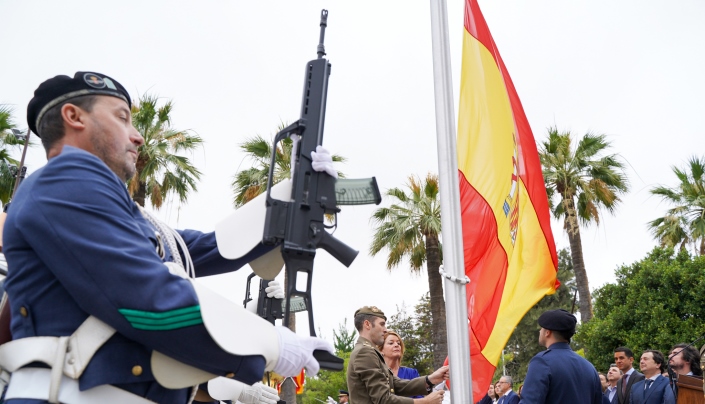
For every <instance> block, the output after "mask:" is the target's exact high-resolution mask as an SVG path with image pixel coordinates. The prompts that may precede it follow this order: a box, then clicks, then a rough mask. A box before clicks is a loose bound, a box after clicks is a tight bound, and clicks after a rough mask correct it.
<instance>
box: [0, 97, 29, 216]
mask: <svg viewBox="0 0 705 404" xmlns="http://www.w3.org/2000/svg"><path fill="white" fill-rule="evenodd" d="M12 112H13V110H12V108H11V107H10V106H7V105H0V201H2V203H3V204H6V203H7V202H9V201H10V198H11V197H12V191H13V190H14V188H15V178H16V176H15V174H14V173H15V172H16V170H17V167H18V166H19V165H20V162H19V161H17V160H15V159H14V158H12V156H11V155H12V154H13V153H15V152H18V151H19V150H21V148H22V145H24V139H23V138H22V137H18V136H17V135H16V134H15V132H14V131H13V129H15V130H16V129H17V124H16V123H15V121H14V119H13V117H12ZM13 168H14V170H15V171H14V172H13Z"/></svg>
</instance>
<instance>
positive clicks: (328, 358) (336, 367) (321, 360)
mask: <svg viewBox="0 0 705 404" xmlns="http://www.w3.org/2000/svg"><path fill="white" fill-rule="evenodd" d="M313 357H314V358H316V360H317V361H318V364H319V365H321V369H325V370H332V371H336V372H338V371H341V370H343V362H344V361H343V358H339V357H337V356H335V355H333V354H332V353H330V352H328V351H324V350H322V349H316V350H315V351H313Z"/></svg>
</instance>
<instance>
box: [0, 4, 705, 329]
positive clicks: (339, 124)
mask: <svg viewBox="0 0 705 404" xmlns="http://www.w3.org/2000/svg"><path fill="white" fill-rule="evenodd" d="M111 4H112V5H108V4H107V3H105V4H104V3H101V2H95V1H90V2H89V1H74V0H67V1H63V2H55V1H48V0H47V1H17V0H0V15H2V16H3V17H4V18H2V20H3V22H2V24H0V38H2V44H3V54H4V61H3V63H2V64H0V103H4V104H12V105H14V106H15V107H16V117H17V119H18V121H20V122H21V125H20V127H26V124H25V123H24V119H25V118H24V111H25V108H26V105H27V102H28V101H29V99H30V98H31V96H32V92H33V91H34V89H35V88H36V87H37V86H38V85H39V83H40V82H42V81H44V80H45V79H47V78H49V77H53V76H54V75H57V74H67V75H73V73H74V72H76V71H79V70H92V71H98V72H101V73H105V74H108V75H110V76H112V77H114V78H115V79H117V80H118V81H120V82H121V83H122V84H123V85H124V86H125V87H126V88H127V89H128V91H130V93H131V95H132V97H133V98H137V97H138V96H139V95H141V94H144V93H147V92H151V93H154V94H158V95H160V96H162V97H164V98H170V99H173V100H174V102H175V105H176V108H175V109H174V111H173V115H172V116H173V118H174V126H175V127H176V128H180V129H186V128H189V129H192V130H194V131H195V132H197V133H198V134H199V135H200V136H202V137H203V138H204V139H205V140H206V144H205V148H204V149H203V150H202V151H200V152H198V153H197V154H196V155H195V156H194V161H195V164H196V165H197V166H198V167H199V168H200V169H201V170H202V171H203V173H204V176H203V180H202V181H201V183H200V184H199V192H198V193H197V194H194V195H193V196H192V197H191V198H190V203H189V204H188V205H187V206H183V207H182V208H181V209H177V206H176V205H172V207H171V208H167V209H163V210H162V215H163V217H164V218H165V219H166V220H168V221H169V223H170V224H172V225H175V226H178V227H179V228H195V229H199V230H204V231H209V230H212V229H213V227H214V225H215V224H216V223H217V222H218V221H219V220H220V219H221V218H224V217H225V216H227V215H228V214H229V213H230V212H231V211H232V205H231V202H230V201H231V199H232V193H231V191H230V181H231V179H232V176H233V174H234V173H235V172H236V171H237V170H238V168H245V167H247V166H248V164H249V162H248V161H243V155H242V154H241V153H240V152H239V150H238V147H237V145H238V144H239V143H240V142H242V141H243V140H244V139H245V138H247V137H249V136H253V135H255V134H261V135H264V136H269V135H272V134H273V132H274V130H275V129H276V127H277V125H278V124H279V122H280V121H286V122H293V121H294V120H296V119H298V116H299V108H300V101H301V89H302V85H303V83H302V81H303V77H302V76H303V68H304V65H305V63H306V62H307V61H308V60H309V59H313V58H314V57H315V56H316V45H317V44H318V32H319V28H318V21H319V13H320V10H321V9H322V8H327V9H328V10H329V12H330V14H329V19H328V23H329V24H328V29H327V31H326V41H325V42H326V50H327V52H328V58H329V60H330V62H331V63H332V65H333V67H332V74H331V77H330V87H329V98H328V108H327V116H326V132H325V133H326V135H325V139H324V145H325V146H326V147H327V148H328V149H329V150H331V151H333V152H335V153H339V154H342V155H344V156H345V157H347V158H348V163H346V164H345V165H344V166H341V167H340V169H341V170H342V171H344V172H345V173H346V174H347V175H348V176H349V177H351V178H355V177H369V176H376V177H377V180H378V183H379V184H380V187H381V188H383V189H387V188H391V187H397V186H402V185H403V184H404V182H405V179H406V177H407V176H408V175H410V174H418V175H422V176H423V175H425V174H426V173H427V172H429V171H432V172H437V157H436V139H435V117H434V101H433V76H432V64H431V40H430V35H431V33H430V32H431V31H430V12H429V10H430V7H429V3H428V2H424V1H416V2H414V1H391V0H387V1H369V0H360V1H354V2H352V1H350V2H341V1H322V0H319V1H298V2H287V1H257V2H236V1H201V2H196V1H173V0H172V1H161V0H152V1H148V2H144V1H139V2H138V1H134V0H133V1H123V2H119V3H111ZM117 4H119V5H117ZM463 4H464V3H463V2H462V1H460V0H449V1H448V11H449V15H448V23H449V27H450V43H451V52H452V63H453V71H454V78H453V83H454V88H456V89H457V88H458V85H459V83H460V80H459V78H458V71H459V68H460V61H461V55H460V45H461V40H462V30H463ZM480 5H481V7H482V9H483V12H484V15H485V18H486V19H487V22H488V25H489V27H490V30H491V32H492V34H493V36H494V39H495V42H496V43H497V46H498V47H499V50H500V52H501V54H502V57H503V58H504V60H505V63H506V65H507V68H508V69H509V73H510V75H511V77H512V79H513V80H514V83H515V85H516V87H517V91H518V93H519V96H520V98H521V100H522V102H523V105H524V109H525V111H526V114H527V116H528V119H529V122H530V124H531V126H532V129H533V131H534V136H535V138H536V139H537V140H538V141H540V140H542V139H543V138H544V137H545V133H546V128H547V127H549V126H552V125H557V126H558V128H559V129H561V130H564V129H568V130H571V131H573V132H574V133H575V134H578V135H582V134H584V133H585V132H587V131H594V132H598V133H605V134H607V135H608V136H609V139H610V140H611V141H612V142H613V145H614V151H615V152H618V153H620V154H621V155H622V156H623V157H624V158H625V160H626V161H627V163H628V175H629V178H630V181H631V186H632V191H631V192H630V193H629V195H627V196H625V197H624V203H623V204H622V205H621V207H620V208H619V209H618V211H617V213H616V215H615V216H614V217H610V216H608V217H605V219H604V221H603V222H602V224H601V226H600V227H597V228H596V227H592V228H589V229H584V230H583V248H584V254H585V261H586V266H587V271H588V275H589V278H590V284H591V286H592V288H593V289H594V288H595V287H598V286H601V285H603V284H605V283H607V282H611V281H613V279H614V270H615V269H616V268H617V267H618V266H619V265H622V264H630V263H632V262H634V261H636V260H638V259H641V258H642V257H643V256H644V255H645V254H646V252H648V251H649V250H651V248H653V246H654V245H655V242H654V241H653V240H652V238H651V237H650V235H649V233H648V231H647V228H646V222H647V221H649V220H652V219H654V218H656V217H658V216H660V215H662V214H663V212H664V210H665V209H666V205H664V204H659V200H658V199H656V198H653V197H650V196H649V193H648V190H649V189H650V188H651V187H653V186H654V185H657V184H665V185H673V184H674V181H673V179H674V176H673V174H672V173H671V169H670V167H671V166H672V165H674V164H676V165H683V164H684V163H685V161H686V160H687V159H688V157H689V156H691V155H693V154H698V155H703V154H705V153H704V152H703V140H702V139H703V129H702V127H703V123H705V122H704V121H705V118H703V117H704V116H705V115H704V114H703V112H702V111H703V110H705V101H704V99H703V96H702V94H705V79H704V78H703V73H704V72H705V50H704V48H703V42H704V41H705V25H703V24H702V21H703V17H705V3H703V2H701V1H698V0H690V1H685V0H679V1H674V2H657V1H654V0H647V1H644V0H641V1H635V0H623V1H619V2H615V1H605V0H594V1H590V2H577V1H559V0H554V1H535V2H528V1H522V0H497V1H494V2H492V1H482V2H481V3H480ZM456 91H457V90H456ZM454 98H455V99H456V102H457V94H455V97H454ZM44 163H45V159H44V155H43V152H42V150H41V147H36V148H35V149H34V150H31V151H30V154H29V157H28V164H29V171H30V173H31V172H32V171H33V170H35V169H37V168H38V167H40V166H41V165H43V164H44ZM383 203H387V201H385V202H383ZM374 209H375V207H373V206H365V207H355V208H352V207H345V208H343V212H342V213H341V214H340V215H339V229H338V231H337V232H336V237H338V238H339V239H340V240H341V241H344V242H345V243H347V244H349V245H351V246H353V247H355V248H356V249H359V250H360V251H361V252H360V255H359V256H358V258H357V260H356V261H355V262H354V263H353V265H352V266H351V267H350V268H345V267H343V266H342V265H341V264H339V263H337V261H335V260H334V259H333V258H331V257H330V256H329V255H328V254H327V253H325V252H321V253H320V254H319V256H318V259H317V260H316V268H315V271H314V277H313V278H314V279H313V290H314V297H313V298H314V310H315V316H316V323H317V328H320V329H321V330H322V331H323V335H324V336H325V337H327V338H329V339H332V329H334V328H337V326H338V324H339V323H341V322H342V321H343V319H344V318H346V317H347V318H348V325H349V327H351V317H352V314H353V312H354V311H355V310H356V309H357V308H359V307H360V306H363V305H368V304H374V305H377V306H379V307H380V308H382V309H383V310H385V311H386V312H387V313H388V314H393V313H394V312H395V305H398V304H401V303H403V302H406V303H407V305H413V304H415V303H416V302H417V301H418V299H419V297H420V296H421V295H422V294H423V293H424V292H425V291H426V290H427V289H428V286H427V279H426V276H425V274H424V275H421V276H413V277H412V276H409V271H408V267H407V265H406V264H404V265H402V266H401V267H399V268H396V269H395V270H394V271H392V272H391V273H390V272H388V271H387V270H386V269H385V262H386V259H385V257H384V256H378V257H376V258H374V259H373V258H371V257H369V256H368V254H367V251H368V248H369V243H370V237H371V233H372V229H371V227H370V225H369V224H368V223H369V222H368V220H369V217H370V215H371V213H372V212H373V210H374ZM553 231H554V237H555V238H556V244H557V246H558V247H559V248H561V247H566V246H567V245H568V241H567V237H566V236H565V235H564V233H563V232H562V229H561V226H560V225H559V224H558V223H554V227H553ZM248 273H249V269H243V270H242V271H240V273H239V274H232V275H226V276H222V277H217V279H214V280H213V281H211V282H210V284H211V285H212V286H213V287H214V288H217V289H218V290H219V291H220V292H222V293H224V294H226V295H227V296H228V297H230V298H232V299H233V300H235V301H238V302H241V301H242V299H243V296H244V284H243V283H242V280H244V278H245V276H246V275H247V274H248ZM298 328H299V332H300V333H305V332H306V330H307V325H306V321H305V315H304V314H301V315H299V326H298Z"/></svg>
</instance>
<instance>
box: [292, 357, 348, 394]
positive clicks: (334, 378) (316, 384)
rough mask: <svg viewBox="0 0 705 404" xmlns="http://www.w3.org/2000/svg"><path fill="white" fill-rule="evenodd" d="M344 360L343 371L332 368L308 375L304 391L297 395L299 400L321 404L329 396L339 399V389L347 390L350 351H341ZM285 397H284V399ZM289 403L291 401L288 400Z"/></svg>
mask: <svg viewBox="0 0 705 404" xmlns="http://www.w3.org/2000/svg"><path fill="white" fill-rule="evenodd" d="M339 355H341V357H342V358H343V360H344V363H343V370H342V371H341V372H333V371H330V370H321V371H320V372H318V376H316V377H308V376H306V384H304V393H303V394H300V395H298V396H296V400H297V402H301V403H303V404H320V403H321V402H324V403H325V402H326V398H327V397H329V396H330V397H333V398H335V399H336V400H337V397H338V390H347V386H348V381H347V377H348V376H347V374H348V373H347V370H348V363H349V362H350V352H343V353H339ZM283 399H284V398H283V397H282V400H283ZM287 403H289V401H287Z"/></svg>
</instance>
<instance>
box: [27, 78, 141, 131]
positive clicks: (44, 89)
mask: <svg viewBox="0 0 705 404" xmlns="http://www.w3.org/2000/svg"><path fill="white" fill-rule="evenodd" d="M83 95H111V96H113V97H118V98H120V99H122V100H124V101H125V102H126V103H127V105H128V106H129V107H130V108H132V102H130V94H128V93H127V90H125V87H123V86H122V85H121V84H120V83H118V82H117V80H114V79H112V78H110V77H108V76H106V75H104V74H101V73H94V72H76V74H74V76H73V78H71V77H69V76H65V75H59V76H56V77H54V78H51V79H49V80H47V81H45V82H43V83H42V84H40V85H39V87H37V89H36V90H34V97H33V98H32V99H31V100H30V101H29V105H27V124H28V125H29V129H31V130H32V132H34V133H35V134H37V136H39V133H37V127H39V122H41V120H42V118H43V117H44V114H45V113H46V112H47V111H48V110H49V109H51V108H52V107H55V106H57V105H59V104H61V103H63V102H65V101H68V100H70V99H72V98H76V97H80V96H83Z"/></svg>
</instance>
